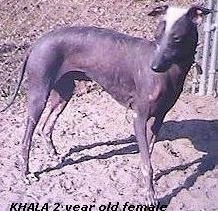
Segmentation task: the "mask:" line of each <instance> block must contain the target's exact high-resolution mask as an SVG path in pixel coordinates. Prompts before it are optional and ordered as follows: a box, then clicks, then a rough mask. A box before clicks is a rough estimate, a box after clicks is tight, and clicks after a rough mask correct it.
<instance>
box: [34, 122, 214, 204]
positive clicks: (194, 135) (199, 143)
mask: <svg viewBox="0 0 218 211" xmlns="http://www.w3.org/2000/svg"><path fill="white" fill-rule="evenodd" d="M181 138H188V139H189V140H190V141H192V144H193V145H194V147H195V149H197V150H198V151H203V152H206V154H205V155H204V156H203V157H201V158H199V159H196V160H194V161H192V162H189V163H186V164H184V165H179V166H174V167H172V168H170V169H166V170H163V171H161V172H160V173H158V174H156V175H155V177H154V180H155V181H157V180H159V179H160V178H161V177H162V176H163V175H167V174H169V173H170V172H172V171H175V170H185V169H187V168H189V167H190V166H192V165H194V164H196V163H197V164H198V167H197V169H196V171H195V172H194V173H193V174H192V175H191V176H189V177H187V178H186V179H185V182H184V184H182V185H180V186H179V187H177V188H175V189H173V190H172V192H171V193H170V194H168V195H166V196H164V197H163V198H162V199H160V201H161V203H163V204H169V202H170V200H171V199H172V198H173V197H175V196H176V195H177V194H178V193H179V192H180V191H181V190H182V189H184V188H185V189H189V188H190V187H192V186H193V185H194V183H195V181H196V180H197V178H198V177H199V176H201V175H203V174H204V173H206V172H207V171H209V170H213V169H214V168H215V166H216V165H217V164H218V153H217V152H218V120H197V119H192V120H183V121H167V122H165V123H164V124H163V126H162V128H161V130H160V134H159V137H158V141H163V140H170V141H174V140H176V139H181ZM105 145H106V146H115V145H116V146H120V148H119V149H115V150H111V151H109V152H105V153H103V154H99V155H96V156H91V155H85V156H82V157H80V158H79V159H77V160H73V159H72V158H70V155H72V154H73V153H76V152H80V151H83V150H87V149H88V150H89V149H93V148H94V147H99V146H105ZM124 145H125V146H124ZM138 152H139V149H138V145H137V143H136V139H135V136H133V135H131V136H130V137H129V138H127V139H122V140H116V141H111V142H100V143H94V144H90V145H85V146H77V147H75V148H71V149H70V150H69V152H68V153H67V154H66V155H65V156H64V157H63V158H62V161H61V162H60V163H59V164H58V165H56V166H54V167H48V168H46V169H44V170H42V171H39V172H35V176H36V177H39V176H40V175H41V174H42V173H45V172H50V171H53V170H57V169H61V168H63V167H64V166H67V165H73V164H78V163H81V162H84V161H89V160H92V159H108V158H110V157H113V156H117V155H125V154H135V153H138Z"/></svg>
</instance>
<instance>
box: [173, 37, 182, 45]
mask: <svg viewBox="0 0 218 211" xmlns="http://www.w3.org/2000/svg"><path fill="white" fill-rule="evenodd" d="M181 40H182V39H181V37H179V36H177V35H174V36H173V42H174V43H180V42H181Z"/></svg>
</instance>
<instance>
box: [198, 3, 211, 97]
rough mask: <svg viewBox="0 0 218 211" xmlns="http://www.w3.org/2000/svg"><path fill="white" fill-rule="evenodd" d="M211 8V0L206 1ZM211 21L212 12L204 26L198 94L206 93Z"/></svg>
mask: <svg viewBox="0 0 218 211" xmlns="http://www.w3.org/2000/svg"><path fill="white" fill-rule="evenodd" d="M212 8H213V0H209V1H208V9H212ZM211 22H212V14H211V13H210V14H209V15H208V16H207V20H206V23H205V26H204V31H205V39H204V45H203V58H202V71H203V72H202V75H201V79H200V86H199V95H205V94H206V83H207V75H208V57H209V49H210V34H211Z"/></svg>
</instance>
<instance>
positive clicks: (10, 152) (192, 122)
mask: <svg viewBox="0 0 218 211" xmlns="http://www.w3.org/2000/svg"><path fill="white" fill-rule="evenodd" d="M217 108H218V100H217V99H214V98H211V97H198V96H193V95H187V94H183V95H182V96H181V97H180V99H179V100H178V102H177V103H176V105H175V107H174V108H173V109H172V110H171V111H170V113H169V115H168V116H167V117H166V119H165V123H164V125H163V128H162V129H161V132H160V136H159V141H158V142H157V143H156V144H155V148H154V153H153V155H152V163H153V166H154V172H155V189H156V191H157V193H158V197H159V198H160V199H161V201H162V202H163V203H165V204H168V203H169V205H168V209H167V210H174V211H175V210H184V211H191V210H196V211H197V210H202V211H203V210H207V211H212V210H218V185H217V177H218V169H217V167H216V165H217V163H218V154H217V150H218V118H217V117H218V110H217ZM26 115H27V113H26V106H25V104H24V103H23V102H21V103H20V104H15V105H14V106H13V107H12V109H10V110H8V111H7V112H5V113H4V114H1V116H0V137H1V139H0V142H1V143H0V146H1V147H0V184H1V185H0V204H1V208H0V210H2V211H4V210H9V207H10V206H11V203H12V202H19V203H20V202H23V203H25V202H26V203H28V202H29V203H39V205H41V206H43V205H44V204H45V203H48V204H49V206H50V207H51V208H53V209H54V208H55V207H56V206H58V204H57V203H60V204H61V205H63V207H62V208H61V207H59V208H61V209H60V210H66V209H65V208H66V207H65V206H66V205H76V204H78V205H80V206H82V205H95V206H96V207H95V208H93V210H98V207H99V206H100V205H101V204H104V205H108V204H109V202H111V203H112V204H116V203H119V205H120V207H122V206H123V204H124V203H125V202H129V204H135V205H138V204H143V202H144V188H143V179H142V174H141V172H140V169H139V163H140V160H139V153H138V146H137V143H136V140H135V137H134V136H133V135H132V134H133V127H132V113H131V112H128V113H127V114H126V110H125V109H124V108H123V107H122V106H120V105H119V104H118V103H116V102H115V101H114V100H113V99H112V98H111V97H110V96H109V95H108V94H107V93H105V92H104V91H102V92H99V91H96V90H94V91H92V92H90V93H88V94H84V95H82V96H80V97H75V98H74V99H72V100H71V102H70V103H69V105H68V107H67V108H66V110H65V111H64V113H63V115H62V116H61V117H60V119H59V121H58V122H57V125H56V128H55V131H54V143H55V145H56V146H57V149H58V152H59V153H60V154H61V158H62V161H59V162H57V161H56V159H55V157H51V156H50V155H49V154H48V153H47V151H46V147H45V140H43V138H42V137H41V136H40V133H39V131H40V127H39V128H37V130H36V133H35V136H34V140H33V147H32V151H31V159H30V163H31V164H30V168H31V171H32V172H38V173H39V181H35V182H33V183H31V184H28V183H27V182H26V181H25V180H24V178H22V176H21V171H20V170H21V167H20V166H19V155H20V153H21V140H22V137H23V134H24V127H25V124H26V122H25V117H26ZM126 118H127V119H128V120H129V122H128V121H127V120H126ZM42 120H43V118H42ZM55 203H56V204H55ZM7 208H8V209H7ZM53 209H51V210H53ZM109 210H110V209H108V211H109ZM121 210H122V209H121Z"/></svg>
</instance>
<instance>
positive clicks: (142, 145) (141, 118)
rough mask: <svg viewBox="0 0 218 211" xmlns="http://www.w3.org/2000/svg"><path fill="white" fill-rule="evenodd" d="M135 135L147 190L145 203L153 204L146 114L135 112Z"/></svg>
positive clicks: (151, 170)
mask: <svg viewBox="0 0 218 211" xmlns="http://www.w3.org/2000/svg"><path fill="white" fill-rule="evenodd" d="M134 128H135V135H136V138H137V141H138V145H139V151H140V155H141V162H142V163H141V171H142V174H143V177H144V180H145V186H146V191H147V198H146V203H147V204H148V205H151V204H155V202H156V201H155V198H154V188H153V169H152V166H151V160H150V154H149V144H148V140H147V134H146V132H147V115H145V114H144V112H143V113H140V112H137V115H136V117H135V118H134Z"/></svg>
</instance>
